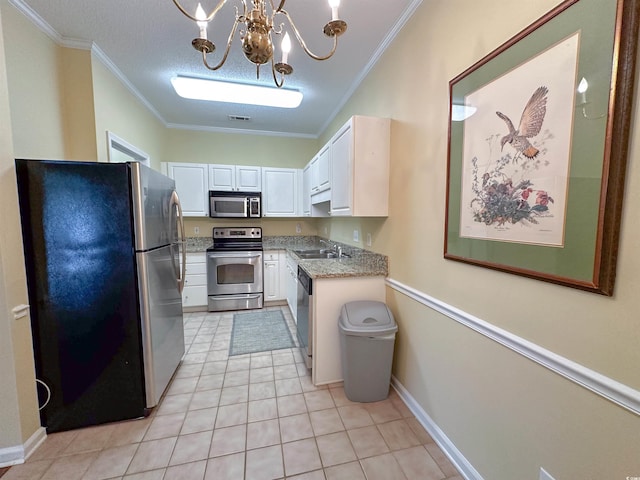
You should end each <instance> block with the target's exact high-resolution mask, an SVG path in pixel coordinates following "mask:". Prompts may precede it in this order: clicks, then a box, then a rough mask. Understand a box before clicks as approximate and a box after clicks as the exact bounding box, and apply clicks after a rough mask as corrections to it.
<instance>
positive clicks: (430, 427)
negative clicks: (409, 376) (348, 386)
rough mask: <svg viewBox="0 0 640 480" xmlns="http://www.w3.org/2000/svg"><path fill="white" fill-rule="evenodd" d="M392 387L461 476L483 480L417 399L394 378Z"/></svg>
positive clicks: (467, 478)
mask: <svg viewBox="0 0 640 480" xmlns="http://www.w3.org/2000/svg"><path fill="white" fill-rule="evenodd" d="M391 386H393V388H394V389H395V391H396V392H398V395H399V396H400V398H402V400H403V401H404V403H405V404H406V405H407V407H408V408H409V410H411V413H413V414H414V415H415V417H416V419H417V420H418V421H419V422H420V424H421V425H422V426H423V427H424V429H425V430H426V431H427V433H429V435H431V438H433V440H434V441H435V442H436V444H437V445H438V446H439V447H440V450H442V451H443V452H444V454H445V455H446V456H447V457H448V458H449V460H450V461H451V463H453V465H454V466H455V467H456V468H457V469H458V471H459V472H460V474H461V475H462V476H463V477H464V478H465V480H483V478H482V477H481V476H480V474H479V473H478V472H477V470H476V469H475V468H473V465H471V463H469V461H468V460H467V459H466V458H465V457H464V455H462V452H460V450H458V449H457V448H456V446H455V445H454V444H453V442H452V441H451V440H450V439H449V437H447V436H446V435H445V433H444V432H443V431H442V430H441V429H440V427H438V425H437V424H436V423H435V422H434V421H433V419H432V418H431V417H430V416H429V415H428V414H427V412H425V411H424V409H423V408H422V407H421V406H420V404H419V403H418V402H417V401H416V399H415V398H413V397H412V396H411V394H410V393H409V391H408V390H407V389H406V388H404V386H403V385H402V384H401V383H400V382H399V381H398V379H397V378H396V377H394V376H392V377H391Z"/></svg>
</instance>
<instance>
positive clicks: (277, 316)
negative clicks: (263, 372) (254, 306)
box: [229, 310, 295, 356]
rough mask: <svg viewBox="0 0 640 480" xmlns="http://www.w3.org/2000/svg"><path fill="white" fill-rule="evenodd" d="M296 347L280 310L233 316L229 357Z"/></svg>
mask: <svg viewBox="0 0 640 480" xmlns="http://www.w3.org/2000/svg"><path fill="white" fill-rule="evenodd" d="M291 347H295V343H294V341H293V338H292V337H291V332H290V331H289V327H288V326H287V322H286V320H285V319H284V316H283V315H282V312H281V311H280V310H273V311H272V310H265V311H261V312H247V313H236V314H235V315H234V316H233V330H232V331H231V345H230V346H229V355H230V356H232V355H243V354H245V353H256V352H266V351H268V350H280V349H283V348H291Z"/></svg>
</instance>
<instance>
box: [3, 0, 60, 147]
mask: <svg viewBox="0 0 640 480" xmlns="http://www.w3.org/2000/svg"><path fill="white" fill-rule="evenodd" d="M0 9H1V11H2V16H3V21H2V23H3V25H2V27H3V35H4V38H5V50H6V63H7V77H8V78H7V80H8V84H9V91H10V92H11V95H10V105H11V124H12V130H13V145H14V150H15V156H16V157H19V158H40V159H42V158H65V156H66V153H67V152H66V151H65V144H64V140H65V135H64V129H65V119H64V115H63V111H62V105H63V103H64V102H63V96H64V93H63V88H62V81H63V78H62V76H61V73H60V69H59V55H60V47H58V46H57V45H56V44H55V43H54V42H52V41H51V39H50V38H49V37H47V36H46V35H45V34H44V33H42V32H41V31H40V30H38V29H37V28H36V27H35V26H34V25H33V24H32V23H31V22H30V21H29V20H28V19H27V18H26V17H25V16H24V15H22V14H21V13H20V12H18V10H16V9H15V8H14V7H12V6H11V5H9V3H8V2H7V0H0Z"/></svg>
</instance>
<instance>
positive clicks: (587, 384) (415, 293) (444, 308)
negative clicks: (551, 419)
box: [387, 278, 640, 415]
mask: <svg viewBox="0 0 640 480" xmlns="http://www.w3.org/2000/svg"><path fill="white" fill-rule="evenodd" d="M387 285H388V286H389V287H390V288H393V289H394V290H396V291H398V292H400V293H402V294H404V295H406V296H408V297H409V298H412V299H413V300H415V301H417V302H419V303H421V304H423V305H425V306H427V307H429V308H431V309H433V310H435V311H436V312H439V313H441V314H442V315H445V316H447V317H449V318H450V319H452V320H455V321H456V322H458V323H460V324H462V325H464V326H466V327H468V328H470V329H472V330H474V331H475V332H477V333H479V334H481V335H484V336H485V337H487V338H490V339H491V340H493V341H495V342H497V343H499V344H501V345H503V346H505V347H507V348H509V349H510V350H512V351H514V352H516V353H518V354H520V355H522V356H524V357H526V358H528V359H530V360H533V361H534V362H536V363H538V364H539V365H541V366H543V367H545V368H548V369H549V370H551V371H552V372H555V373H557V374H558V375H562V376H563V377H564V378H566V379H567V380H570V381H572V382H574V383H576V384H578V385H580V386H581V387H584V388H586V389H588V390H591V391H592V392H593V393H595V394H597V395H600V396H601V397H603V398H606V399H607V400H609V401H611V402H613V403H616V404H618V405H619V406H621V407H623V408H626V409H627V410H629V411H630V412H632V413H634V414H636V415H640V391H638V390H636V389H634V388H631V387H630V386H628V385H625V384H623V383H621V382H618V381H616V380H614V379H612V378H610V377H607V376H605V375H602V374H601V373H598V372H596V371H594V370H591V369H590V368H587V367H585V366H584V365H581V364H579V363H577V362H574V361H572V360H569V359H568V358H565V357H563V356H561V355H558V354H556V353H553V352H552V351H550V350H547V349H546V348H543V347H541V346H540V345H537V344H535V343H533V342H530V341H528V340H526V339H524V338H522V337H519V336H517V335H514V334H513V333H511V332H508V331H507V330H504V329H502V328H499V327H496V326H495V325H493V324H491V323H489V322H487V321H485V320H482V319H480V318H478V317H475V316H473V315H471V314H469V313H467V312H465V311H462V310H460V309H458V308H456V307H453V306H451V305H449V304H447V303H445V302H443V301H441V300H438V299H436V298H434V297H431V296H429V295H427V294H426V293H424V292H421V291H419V290H416V289H415V288H411V287H409V286H407V285H404V284H403V283H401V282H398V281H397V280H393V279H391V278H388V279H387Z"/></svg>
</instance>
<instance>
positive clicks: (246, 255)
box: [207, 252, 262, 258]
mask: <svg viewBox="0 0 640 480" xmlns="http://www.w3.org/2000/svg"><path fill="white" fill-rule="evenodd" d="M207 257H210V258H260V257H262V253H248V252H207Z"/></svg>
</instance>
